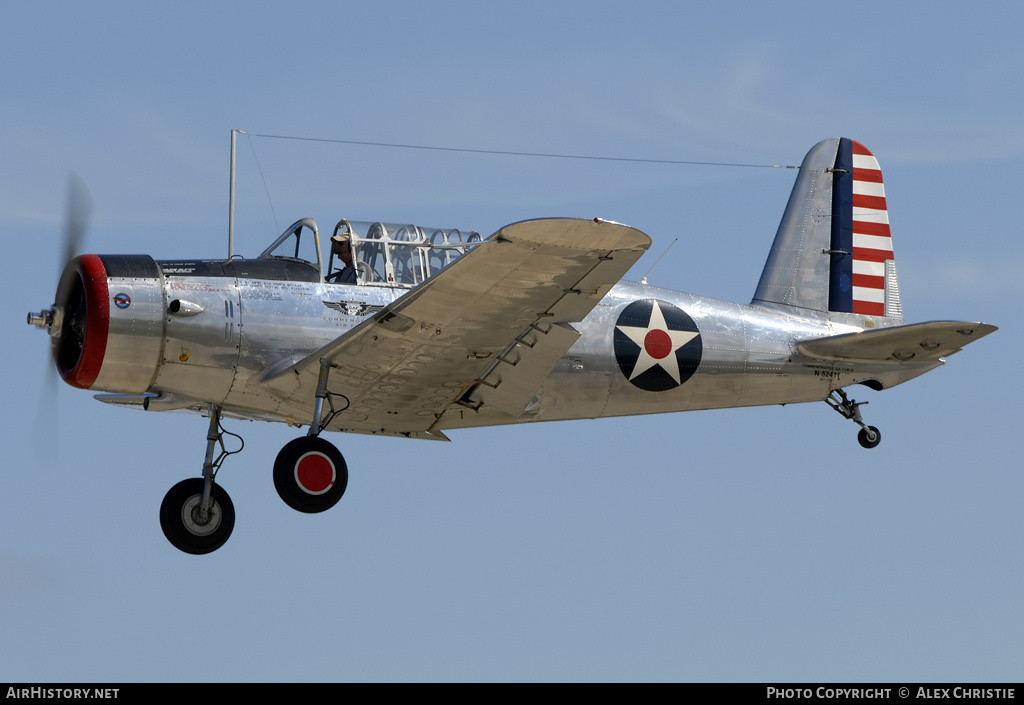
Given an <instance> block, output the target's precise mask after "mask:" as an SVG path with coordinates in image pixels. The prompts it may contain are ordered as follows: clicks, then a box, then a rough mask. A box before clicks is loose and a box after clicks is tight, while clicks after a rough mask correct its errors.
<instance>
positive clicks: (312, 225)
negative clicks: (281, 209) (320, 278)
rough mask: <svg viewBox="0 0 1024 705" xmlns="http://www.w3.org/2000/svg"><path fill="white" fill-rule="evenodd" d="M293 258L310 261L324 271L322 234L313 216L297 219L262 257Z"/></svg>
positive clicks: (318, 269)
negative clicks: (322, 265)
mask: <svg viewBox="0 0 1024 705" xmlns="http://www.w3.org/2000/svg"><path fill="white" fill-rule="evenodd" d="M269 258H278V259H291V260H301V261H303V262H308V263H309V264H311V265H313V266H315V267H316V268H317V271H321V272H322V267H321V263H320V234H319V233H318V232H317V229H316V222H315V221H314V220H313V219H312V218H303V219H302V220H299V221H296V222H295V223H293V224H292V225H291V227H289V228H288V229H287V230H285V231H284V232H283V233H281V236H280V237H278V238H277V239H276V240H274V244H272V245H271V246H270V247H268V248H267V249H266V250H264V252H263V254H261V255H260V259H269Z"/></svg>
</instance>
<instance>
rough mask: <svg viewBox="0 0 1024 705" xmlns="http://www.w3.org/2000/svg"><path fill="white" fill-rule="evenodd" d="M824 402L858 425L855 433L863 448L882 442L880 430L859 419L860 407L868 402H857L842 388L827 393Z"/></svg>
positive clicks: (872, 446)
mask: <svg viewBox="0 0 1024 705" xmlns="http://www.w3.org/2000/svg"><path fill="white" fill-rule="evenodd" d="M825 403H826V404H828V405H829V406H831V407H832V408H833V409H835V410H836V411H838V412H839V413H840V414H841V415H842V417H843V418H844V419H850V420H852V421H853V422H854V423H855V424H857V425H858V426H860V432H859V433H858V434H857V442H858V443H860V444H861V446H863V447H864V448H874V447H875V446H877V445H878V444H879V443H881V442H882V432H881V431H879V430H878V429H877V428H875V427H874V426H867V425H865V423H864V421H863V420H862V419H861V416H860V407H862V406H864V405H865V404H867V403H868V402H866V401H862V402H857V401H855V400H853V399H850V398H849V397H847V396H846V392H844V391H843V390H842V389H835V390H833V391H832V393H831V394H829V395H828V399H826V400H825Z"/></svg>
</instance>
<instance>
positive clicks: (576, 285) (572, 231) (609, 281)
mask: <svg viewBox="0 0 1024 705" xmlns="http://www.w3.org/2000/svg"><path fill="white" fill-rule="evenodd" d="M650 244H651V239H650V238H649V237H648V236H647V235H645V234H644V233H642V232H640V231H639V230H636V229H634V228H630V227H628V226H625V225H620V224H618V223H612V222H608V221H602V220H579V219H568V218H558V219H544V220H530V221H524V222H521V223H515V224H512V225H508V226H505V227H504V228H502V229H501V230H499V231H498V232H496V233H495V234H494V235H492V236H491V237H490V238H488V239H487V240H485V241H484V242H483V243H481V244H480V245H478V246H476V248H475V249H473V250H472V251H471V252H469V253H468V254H466V255H465V256H463V257H462V258H460V259H459V260H457V261H456V262H454V263H453V264H452V265H451V266H449V267H447V268H446V269H444V270H442V271H441V272H439V273H438V274H436V275H435V276H433V277H431V278H430V279H428V280H427V281H425V282H423V284H421V285H420V286H418V287H417V288H415V289H413V290H412V291H410V292H409V293H408V294H406V295H405V296H403V297H401V298H400V299H398V300H397V301H395V302H394V303H392V304H390V305H389V306H387V307H386V308H384V309H383V310H381V311H379V312H378V313H376V314H374V315H373V316H372V317H371V318H369V319H367V320H366V321H364V322H363V323H361V324H360V325H358V326H356V327H355V328H353V329H352V330H350V331H348V332H346V333H345V334H344V335H342V336H340V337H339V338H337V339H336V340H334V341H333V342H331V343H329V344H328V345H326V346H324V347H323V348H321V349H320V350H318V351H317V352H315V353H313V354H312V355H309V356H308V357H306V358H304V359H302V360H300V361H298V362H295V363H294V364H278V365H276V366H275V367H273V368H271V369H270V370H268V371H267V372H265V373H264V374H263V376H262V381H264V382H267V383H268V384H270V385H271V386H272V387H277V385H275V384H274V383H275V381H277V380H279V381H281V383H282V384H281V386H280V387H279V388H278V389H280V390H281V391H283V390H284V388H285V378H286V379H287V386H288V389H289V390H290V391H288V392H287V394H288V396H289V401H290V402H292V403H301V404H305V405H311V403H312V402H313V400H314V390H315V389H316V384H317V378H318V374H319V371H320V360H321V359H327V360H329V361H330V362H331V365H332V368H331V370H330V378H329V384H328V389H329V391H330V392H331V393H332V394H335V395H337V397H336V399H335V406H336V407H338V408H345V410H344V411H343V412H342V413H340V414H338V415H337V417H336V418H335V419H334V420H333V421H332V422H331V423H330V424H329V426H328V428H329V429H330V430H344V431H355V432H362V433H383V434H389V435H393V434H397V435H405V436H417V437H427V438H430V437H435V438H442V439H443V438H444V435H443V434H441V433H440V432H439V431H435V432H431V431H430V428H431V426H432V425H433V424H434V422H435V421H436V420H437V418H438V417H439V416H440V415H441V414H442V413H443V412H444V410H445V409H447V408H448V407H449V406H450V405H451V404H453V403H457V402H458V403H462V404H463V405H465V406H468V407H470V408H479V406H480V405H482V404H488V405H492V406H495V407H497V408H499V409H501V410H503V411H506V412H507V413H510V414H512V415H518V414H521V413H522V412H523V410H524V408H525V407H526V406H527V404H528V403H529V402H530V400H531V399H532V397H533V395H534V394H535V392H536V390H537V389H538V388H539V387H540V385H541V384H542V382H543V381H544V379H545V378H546V377H547V376H548V374H550V372H551V370H552V369H553V368H554V366H555V364H556V363H557V362H558V360H559V359H560V358H561V357H562V355H564V354H565V352H566V351H567V350H568V349H569V348H570V347H571V346H572V344H573V343H574V342H575V341H576V340H577V338H579V335H580V334H579V333H578V332H577V331H576V330H575V329H573V328H572V327H571V325H569V324H570V323H573V322H576V321H581V320H583V318H584V317H585V316H586V315H587V314H588V313H589V312H590V311H591V309H593V308H594V306H596V305H597V303H598V302H599V301H600V300H601V299H602V298H603V297H604V296H605V294H607V293H608V291H609V290H610V289H611V288H612V286H614V285H615V284H616V283H617V282H618V281H619V279H620V278H621V277H622V276H623V275H624V274H625V273H626V272H627V271H628V270H629V268H630V267H631V266H632V265H633V264H634V263H635V262H636V261H637V260H638V259H639V258H640V256H641V255H642V254H643V253H644V252H645V251H646V250H647V248H648V247H649V246H650ZM296 375H297V376H298V378H299V382H300V383H299V384H298V385H297V386H293V385H294V380H293V379H291V378H292V377H295V376H296ZM470 392H472V393H470ZM279 393H280V392H279ZM346 403H347V406H345V404H346Z"/></svg>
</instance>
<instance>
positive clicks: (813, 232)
mask: <svg viewBox="0 0 1024 705" xmlns="http://www.w3.org/2000/svg"><path fill="white" fill-rule="evenodd" d="M752 303H754V304H762V305H771V306H782V307H786V308H790V309H796V311H794V313H796V312H800V313H804V314H810V313H815V312H817V313H822V314H828V315H829V317H830V318H837V319H843V318H846V316H843V315H842V314H852V316H851V318H856V319H860V318H861V317H869V318H872V319H874V318H879V319H883V320H880V321H878V323H879V324H881V325H885V324H893V323H899V322H902V320H903V311H902V307H901V305H900V295H899V285H898V283H897V279H896V265H895V258H894V256H893V249H892V237H891V234H890V232H889V214H888V209H887V208H886V202H885V187H884V185H883V183H882V171H881V169H879V167H878V160H877V159H875V157H874V155H873V154H871V152H870V151H868V149H867V148H866V147H865V146H864V145H862V144H860V143H859V142H855V141H853V140H851V139H848V138H845V137H841V138H833V139H828V140H824V141H822V142H819V143H818V144H816V145H815V146H814V147H812V148H811V151H809V152H808V153H807V156H806V157H804V161H803V163H802V164H801V166H800V173H799V174H798V175H797V179H796V183H795V184H794V185H793V192H792V193H791V194H790V197H789V203H788V204H787V205H786V211H785V213H784V214H783V216H782V222H781V223H780V224H779V230H778V232H777V233H776V235H775V242H774V243H773V244H772V249H771V252H770V253H769V255H768V261H767V263H766V264H765V268H764V271H763V272H762V274H761V281H760V282H759V283H758V285H757V291H756V292H755V294H754V300H753V302H752ZM833 314H839V315H833Z"/></svg>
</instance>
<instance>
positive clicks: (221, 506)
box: [160, 477, 235, 555]
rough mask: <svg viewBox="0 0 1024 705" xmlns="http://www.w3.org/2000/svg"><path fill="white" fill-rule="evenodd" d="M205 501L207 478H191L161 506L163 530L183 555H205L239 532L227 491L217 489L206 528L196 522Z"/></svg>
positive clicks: (169, 492)
mask: <svg viewBox="0 0 1024 705" xmlns="http://www.w3.org/2000/svg"><path fill="white" fill-rule="evenodd" d="M202 498H203V478H201V477H191V478H189V479H187V480H182V481H181V482H179V483H178V484H176V485H175V486H174V487H172V488H171V489H170V490H169V491H168V492H167V494H166V495H165V496H164V501H163V503H162V504H161V505H160V528H161V529H163V530H164V536H166V537H167V540H168V541H170V542H171V545H172V546H174V547H175V548H176V549H178V550H179V551H184V552H185V553H191V554H193V555H202V554H204V553H211V552H213V551H216V550H217V549H218V548H220V547H221V546H223V545H224V542H225V541H227V540H228V538H229V537H230V536H231V531H232V530H233V529H234V528H235V505H234V504H232V503H231V497H229V496H228V493H227V492H225V491H224V488H223V487H218V486H217V485H214V486H213V511H212V512H211V513H210V517H209V519H208V521H207V522H206V524H200V523H199V522H198V521H197V520H196V510H197V508H198V506H199V502H200V500H202Z"/></svg>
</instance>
